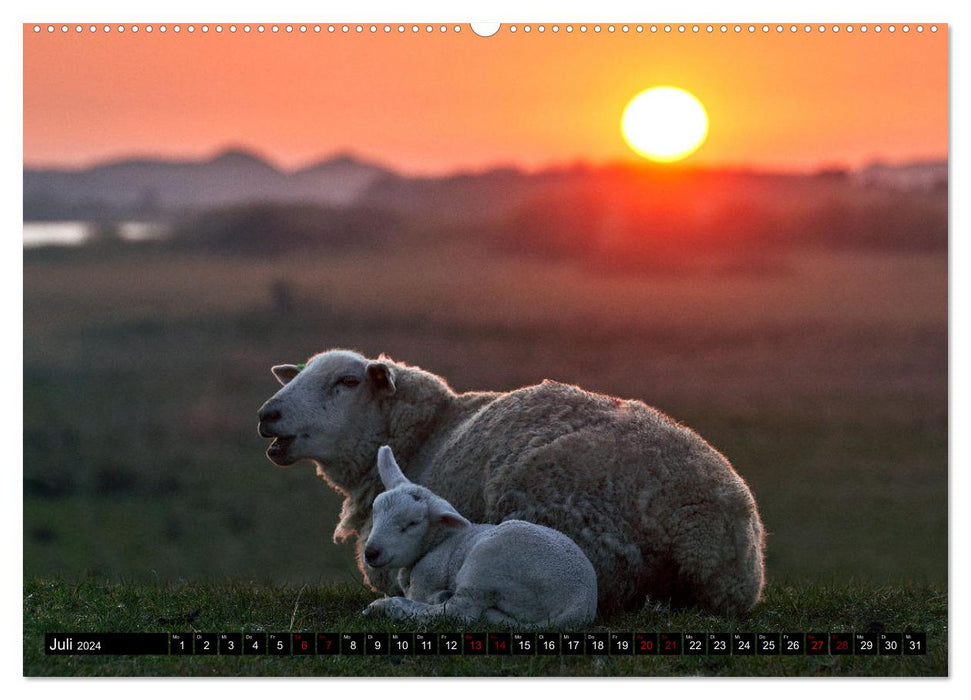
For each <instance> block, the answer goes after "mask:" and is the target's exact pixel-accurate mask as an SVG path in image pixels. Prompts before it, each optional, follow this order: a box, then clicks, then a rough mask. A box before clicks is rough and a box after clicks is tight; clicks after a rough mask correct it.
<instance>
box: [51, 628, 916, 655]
mask: <svg viewBox="0 0 971 700" xmlns="http://www.w3.org/2000/svg"><path fill="white" fill-rule="evenodd" d="M44 653H45V654H47V655H49V656H89V655H90V656H93V655H135V656H140V655H160V656H169V655H171V656H182V655H189V656H256V655H259V656H266V655H269V656H337V655H340V656H412V655H414V656H532V655H538V656H803V655H809V656H812V655H827V656H917V655H924V654H926V653H927V634H926V633H924V632H184V633H169V632H47V633H45V634H44Z"/></svg>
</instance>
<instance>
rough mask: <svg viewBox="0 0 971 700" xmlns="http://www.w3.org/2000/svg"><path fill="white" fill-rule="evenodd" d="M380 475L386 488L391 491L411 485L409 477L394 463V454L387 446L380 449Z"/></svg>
mask: <svg viewBox="0 0 971 700" xmlns="http://www.w3.org/2000/svg"><path fill="white" fill-rule="evenodd" d="M378 475H379V476H380V477H381V483H382V484H384V488H385V489H387V490H388V491H390V490H391V489H393V488H396V487H398V486H400V485H401V484H410V483H411V482H410V481H408V477H406V476H405V475H404V473H403V472H402V471H401V467H399V466H398V463H397V462H396V461H394V453H393V452H392V451H391V448H390V447H388V446H387V445H383V446H382V447H381V448H380V449H378Z"/></svg>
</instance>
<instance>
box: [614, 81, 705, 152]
mask: <svg viewBox="0 0 971 700" xmlns="http://www.w3.org/2000/svg"><path fill="white" fill-rule="evenodd" d="M620 130H621V133H622V134H623V135H624V140H625V141H627V145H628V146H630V147H631V149H632V150H633V151H634V152H635V153H637V154H638V155H641V156H643V157H645V158H648V159H650V160H653V161H657V162H660V163H671V162H674V161H677V160H681V159H682V158H687V157H688V156H690V155H691V154H692V153H694V152H695V151H697V150H698V148H699V147H700V146H701V144H703V143H704V142H705V139H706V138H708V114H707V113H706V112H705V108H704V106H703V105H702V104H701V102H699V101H698V98H696V97H695V96H694V95H692V94H691V93H689V92H686V91H685V90H682V89H681V88H676V87H669V86H664V87H655V88H651V89H649V90H644V91H643V92H640V93H638V94H637V95H635V96H634V97H633V98H632V99H631V101H630V102H628V103H627V107H626V108H625V109H624V114H623V116H622V117H621V119H620Z"/></svg>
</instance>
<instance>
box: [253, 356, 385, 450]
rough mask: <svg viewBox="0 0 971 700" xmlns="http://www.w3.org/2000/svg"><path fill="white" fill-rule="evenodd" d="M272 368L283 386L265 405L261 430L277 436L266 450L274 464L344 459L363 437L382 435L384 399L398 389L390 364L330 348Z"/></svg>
mask: <svg viewBox="0 0 971 700" xmlns="http://www.w3.org/2000/svg"><path fill="white" fill-rule="evenodd" d="M272 371H273V374H274V376H276V378H277V379H278V380H279V382H280V383H281V384H282V385H283V388H282V389H280V390H279V391H278V392H277V393H276V394H274V395H273V397H272V398H270V400H269V401H267V402H266V403H265V404H263V406H262V407H261V408H260V412H259V419H260V423H259V432H260V435H261V436H263V437H265V438H273V443H272V444H271V445H270V447H269V449H267V451H266V455H267V457H269V458H270V461H272V462H273V463H274V464H277V465H279V466H281V467H283V466H289V465H291V464H293V463H294V462H296V461H298V460H300V459H315V460H318V461H320V462H323V463H326V462H328V461H333V460H340V459H342V458H343V457H346V456H347V455H348V454H353V453H355V452H356V449H357V446H358V445H359V444H360V443H361V441H362V440H368V439H372V440H380V439H381V436H382V431H383V430H384V429H385V425H386V422H387V421H386V418H385V417H384V413H383V408H382V405H381V404H382V399H384V398H386V397H388V396H391V395H392V394H394V393H395V378H394V367H393V366H392V365H390V364H389V363H387V362H384V361H382V360H380V359H379V360H368V359H367V358H365V357H364V356H362V355H359V354H358V353H356V352H351V351H349V350H330V351H328V352H324V353H320V354H319V355H314V356H313V357H312V358H310V360H308V361H307V364H306V365H277V366H276V367H274V368H273V370H272ZM378 444H380V443H378ZM371 449H373V447H372V448H371ZM371 454H373V452H372V453H371Z"/></svg>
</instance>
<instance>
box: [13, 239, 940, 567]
mask: <svg viewBox="0 0 971 700" xmlns="http://www.w3.org/2000/svg"><path fill="white" fill-rule="evenodd" d="M24 319H25V320H24V356H25V360H24V562H25V563H24V569H25V571H24V573H25V576H28V577H38V576H39V577H49V576H55V577H63V578H66V579H71V578H73V577H76V576H79V575H81V574H82V573H83V572H95V573H97V574H99V575H101V576H105V577H108V578H112V579H124V580H126V581H143V582H151V581H157V582H165V581H172V580H177V579H187V580H204V579H215V578H226V577H229V578H234V579H240V580H246V579H253V580H270V581H274V582H277V583H280V584H289V585H298V584H302V583H307V582H309V583H319V582H344V583H353V582H355V581H356V580H357V573H356V571H355V570H354V568H353V565H352V561H351V554H350V548H349V547H337V546H335V545H333V544H332V543H331V541H330V538H331V532H332V531H333V527H334V525H335V523H336V517H337V509H338V506H339V499H338V498H337V496H336V495H335V494H333V493H332V492H331V491H330V490H329V489H328V488H327V487H326V486H325V485H324V484H323V482H321V481H319V480H318V479H316V478H315V477H314V476H313V470H312V467H310V466H309V465H305V464H304V465H297V466H295V467H293V468H291V469H289V470H280V469H277V468H276V467H274V466H272V465H271V464H270V463H269V461H268V460H267V459H266V458H265V457H264V456H263V454H262V453H263V450H264V449H265V446H266V445H265V443H264V441H262V440H261V439H260V438H259V437H258V436H257V434H256V411H257V409H258V407H259V406H260V404H261V403H262V402H263V401H264V400H265V399H266V398H268V397H269V396H270V395H271V394H272V393H273V392H274V391H275V390H276V387H277V384H276V382H275V380H274V379H273V377H272V376H271V375H270V373H269V367H270V365H272V364H277V363H281V362H298V361H303V360H304V359H305V358H306V357H308V356H309V355H311V354H312V353H314V352H316V351H319V350H323V349H327V348H330V347H350V348H355V349H358V350H360V351H362V352H364V353H366V354H369V355H376V354H378V353H380V352H386V353H388V354H390V355H391V356H392V357H394V358H396V359H400V360H403V361H406V362H409V363H413V364H418V365H420V366H422V367H424V368H426V369H429V370H432V371H435V372H438V373H440V374H442V375H444V376H445V377H447V378H448V379H449V381H450V382H451V383H452V385H453V387H454V388H456V389H457V390H470V389H511V388H515V387H518V386H522V385H525V384H529V383H534V382H538V381H541V380H542V379H544V378H551V379H556V380H559V381H564V382H572V383H577V384H580V385H582V386H584V387H585V388H588V389H592V390H596V391H602V392H607V393H611V394H615V395H618V396H622V397H628V398H641V399H643V400H645V401H646V402H648V403H649V404H652V405H654V406H656V407H658V408H660V409H661V410H663V411H666V412H667V413H669V414H670V415H672V416H673V417H674V418H676V419H677V420H679V421H682V422H684V423H686V424H688V425H690V426H691V427H693V428H694V429H696V430H697V431H698V432H700V433H701V434H702V435H703V436H704V437H705V438H706V439H708V440H709V441H710V442H711V443H712V444H714V445H715V446H716V447H717V448H718V449H720V450H721V451H722V452H724V453H725V454H726V455H727V456H728V457H729V459H731V460H732V462H733V463H734V465H735V467H736V469H737V470H738V471H739V472H740V473H741V474H742V475H743V476H744V478H745V479H746V480H748V482H749V483H750V484H751V486H752V488H753V491H754V492H755V494H756V498H757V499H758V502H759V505H760V508H761V511H762V515H763V519H764V521H765V524H766V527H767V528H768V531H769V533H770V536H769V545H768V547H769V548H768V571H769V578H770V580H771V581H772V582H773V583H785V582H801V583H805V582H809V583H813V582H816V583H823V582H834V581H836V582H838V581H844V580H848V579H852V580H854V581H858V582H870V583H876V584H896V583H901V582H930V583H933V584H942V583H944V582H946V580H947V533H948V531H947V256H946V252H943V251H942V252H920V251H910V252H905V251H897V252H887V251H884V252H879V251H868V252H860V251H842V252H840V251H836V250H830V251H822V250H817V251H816V252H806V251H802V252H799V251H796V250H792V251H789V252H787V253H784V254H780V255H779V256H778V257H777V258H776V259H775V263H774V264H773V265H772V266H770V267H768V268H765V269H743V270H738V271H735V272H732V271H720V272H712V271H709V272H707V273H705V272H696V273H692V274H658V273H649V272H643V271H642V272H641V273H635V272H628V273H623V272H611V271H609V270H606V269H603V268H600V267H596V266H586V265H582V264H579V263H577V262H570V261H567V260H560V261H550V260H544V259H541V258H521V259H513V258H508V257H500V256H498V255H496V254H493V253H489V252H488V250H487V249H486V248H482V249H481V250H480V249H476V248H475V247H469V246H468V245H465V246H463V247H462V248H461V249H458V248H448V247H438V248H436V249H435V250H434V252H432V251H430V250H411V251H410V252H404V251H403V249H402V248H401V247H398V248H385V249H382V250H380V251H377V250H376V251H369V250H351V251H345V252H334V251H321V250H311V251H307V252H303V253H301V252H299V251H298V252H291V253H287V254H283V255H279V256H274V257H271V258H259V257H245V256H233V257H226V256H222V257H221V256H218V255H213V254H200V253H195V252H192V251H191V250H186V249H183V250H181V251H179V250H178V249H175V248H170V247H165V246H156V245H153V244H148V243H146V244H141V245H131V246H122V245H104V246H88V247H83V248H75V249H42V250H34V251H25V255H24Z"/></svg>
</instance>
